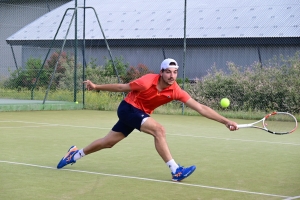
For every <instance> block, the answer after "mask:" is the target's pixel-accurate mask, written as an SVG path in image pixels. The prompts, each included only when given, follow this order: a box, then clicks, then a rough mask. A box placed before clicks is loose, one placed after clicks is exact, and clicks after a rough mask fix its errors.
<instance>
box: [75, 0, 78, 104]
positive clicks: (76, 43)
mask: <svg viewBox="0 0 300 200" xmlns="http://www.w3.org/2000/svg"><path fill="white" fill-rule="evenodd" d="M74 12H75V49H74V102H76V101H77V98H76V94H77V47H78V41H77V0H75V10H74Z"/></svg>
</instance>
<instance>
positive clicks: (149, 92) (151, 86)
mask: <svg viewBox="0 0 300 200" xmlns="http://www.w3.org/2000/svg"><path fill="white" fill-rule="evenodd" d="M159 77H160V75H159V74H146V75H144V76H142V77H140V78H139V79H136V80H134V81H132V82H130V83H129V85H130V88H131V91H130V92H129V93H128V95H127V96H126V98H125V101H126V102H127V103H129V104H131V105H133V106H134V107H136V108H138V109H141V110H143V111H144V112H145V113H148V114H151V113H153V111H154V109H155V108H157V107H159V106H161V105H163V104H166V103H168V102H170V101H172V100H179V101H181V102H183V103H186V102H187V101H188V100H189V99H190V98H191V96H190V95H189V94H188V93H187V92H186V91H184V90H182V89H181V88H180V87H179V85H178V84H177V83H176V82H175V83H174V84H172V85H171V86H169V87H167V88H165V89H163V90H162V91H160V92H159V91H158V90H157V88H156V86H157V84H158V80H159Z"/></svg>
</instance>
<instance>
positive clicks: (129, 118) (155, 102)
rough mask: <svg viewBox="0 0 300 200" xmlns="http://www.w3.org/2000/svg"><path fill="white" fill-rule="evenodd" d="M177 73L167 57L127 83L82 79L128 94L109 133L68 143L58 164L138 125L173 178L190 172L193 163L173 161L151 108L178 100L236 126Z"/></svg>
mask: <svg viewBox="0 0 300 200" xmlns="http://www.w3.org/2000/svg"><path fill="white" fill-rule="evenodd" d="M177 73H178V64H177V62H176V61H175V60H173V59H171V58H168V59H165V60H164V61H163V62H162V63H161V66H160V73H159V74H147V75H144V76H142V77H140V78H138V79H136V80H134V81H132V82H130V83H126V84H104V85H96V84H94V83H93V82H91V81H90V80H87V81H84V83H85V84H86V87H87V89H88V90H97V91H99V90H103V91H111V92H128V94H127V96H126V97H125V99H124V100H123V101H122V102H121V103H120V105H119V108H118V111H117V113H118V117H119V121H118V122H117V123H116V124H115V125H114V126H113V127H112V129H111V130H110V131H109V133H108V134H107V135H106V136H105V137H104V138H100V139H97V140H95V141H94V142H92V143H91V144H89V145H88V146H86V147H85V148H83V149H80V150H79V149H77V147H76V146H71V147H70V149H69V150H68V153H67V154H66V155H65V156H64V157H63V158H62V159H61V161H60V162H59V163H58V165H57V168H58V169H60V168H62V167H64V166H66V165H68V164H73V163H75V162H76V161H77V160H78V159H80V158H82V157H83V156H85V155H88V154H91V153H93V152H96V151H99V150H102V149H105V148H111V147H113V146H114V145H115V144H117V143H118V142H120V141H121V140H123V139H124V138H126V137H127V136H128V135H129V134H130V133H131V132H132V131H133V130H134V129H137V130H139V131H142V132H145V133H148V134H150V135H152V136H153V137H154V144H155V148H156V151H157V152H158V154H159V155H160V156H161V158H162V159H163V160H164V162H165V163H166V165H167V166H168V167H169V168H170V170H171V175H172V180H173V181H181V180H183V179H184V178H186V177H188V176H190V175H191V174H192V173H193V172H194V171H195V169H196V166H194V165H192V166H190V167H183V166H180V165H178V164H177V163H176V162H175V160H174V159H173V157H172V155H171V153H170V150H169V147H168V144H167V141H166V131H165V129H164V127H163V126H162V125H161V124H159V123H158V122H157V121H155V120H154V119H153V118H152V117H151V116H150V114H151V113H153V111H154V109H155V108H157V107H159V106H161V105H163V104H166V103H168V102H170V101H173V100H179V101H181V102H183V103H185V105H186V106H188V107H190V108H192V109H194V110H195V111H197V112H198V113H199V114H201V115H203V116H205V117H207V118H209V119H212V120H215V121H218V122H220V123H223V124H224V125H225V126H226V127H227V128H228V129H229V130H231V131H234V130H237V124H236V123H235V122H233V121H230V120H228V119H226V118H225V117H223V116H221V115H219V114H218V113H217V112H215V111H214V110H212V109H211V108H209V107H207V106H205V105H202V104H200V103H198V102H197V101H195V100H194V99H193V98H191V96H190V95H189V94H188V93H187V92H185V91H184V90H182V89H181V88H180V87H179V85H178V84H177V83H176V78H177Z"/></svg>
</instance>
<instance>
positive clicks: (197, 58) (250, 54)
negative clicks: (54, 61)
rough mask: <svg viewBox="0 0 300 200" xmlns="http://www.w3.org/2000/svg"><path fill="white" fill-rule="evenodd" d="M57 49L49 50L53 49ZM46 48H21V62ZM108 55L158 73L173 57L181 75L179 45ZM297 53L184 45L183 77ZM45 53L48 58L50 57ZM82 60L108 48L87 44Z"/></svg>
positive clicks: (101, 60)
mask: <svg viewBox="0 0 300 200" xmlns="http://www.w3.org/2000/svg"><path fill="white" fill-rule="evenodd" d="M60 49H61V48H54V49H52V51H51V53H50V55H51V54H52V53H53V52H54V51H59V50H60ZM48 50H49V48H37V47H25V46H24V47H23V64H25V62H26V61H27V59H28V58H30V57H32V56H33V55H34V57H35V58H40V59H42V60H44V59H45V56H46V54H47V52H48ZM110 50H111V54H112V56H113V58H114V59H115V58H116V57H117V58H120V57H122V58H123V60H124V62H126V63H128V64H129V65H130V66H134V67H136V66H138V65H139V64H144V65H146V66H147V67H148V68H149V69H150V70H151V71H153V72H155V73H158V72H159V70H160V63H161V62H162V60H163V59H164V56H165V57H167V58H168V57H170V58H174V59H175V60H177V62H178V64H179V66H180V68H179V76H178V77H179V78H182V77H183V48H182V47H164V48H162V47H126V46H120V47H116V46H114V47H110ZM63 51H65V52H68V55H72V56H74V48H70V47H66V48H64V49H63ZM297 51H298V52H300V47H299V46H261V47H260V48H259V50H258V48H257V47H254V46H222V47H221V46H220V47H213V46H212V47H200V46H199V47H195V46H193V47H187V51H186V64H185V77H187V78H189V79H196V78H201V77H203V76H205V75H206V74H207V72H208V71H209V70H210V69H211V68H212V66H216V67H217V68H218V69H222V70H223V71H225V72H226V71H228V68H227V63H228V62H233V63H235V64H236V65H237V66H243V67H248V66H251V65H253V64H255V63H258V62H259V52H260V56H261V61H262V64H263V65H266V64H268V63H269V61H270V60H271V59H273V58H274V57H275V56H276V57H279V56H281V55H282V56H284V57H287V56H293V55H295V53H296V52H297ZM50 55H49V56H48V59H49V57H50ZM85 56H86V62H87V63H89V62H90V61H91V60H96V63H97V64H98V65H101V66H103V65H104V64H105V62H106V60H105V58H108V59H110V55H109V52H108V50H107V49H106V48H105V47H87V48H86V50H85ZM77 58H78V63H83V59H82V49H81V48H79V49H78V51H77Z"/></svg>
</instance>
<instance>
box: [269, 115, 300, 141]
mask: <svg viewBox="0 0 300 200" xmlns="http://www.w3.org/2000/svg"><path fill="white" fill-rule="evenodd" d="M263 127H264V129H265V130H266V131H268V132H269V133H272V134H276V135H284V134H290V133H292V132H294V131H295V130H296V129H297V127H298V122H297V119H296V117H295V116H294V115H292V114H291V113H288V112H273V113H271V114H268V115H266V116H265V117H264V120H263Z"/></svg>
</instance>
